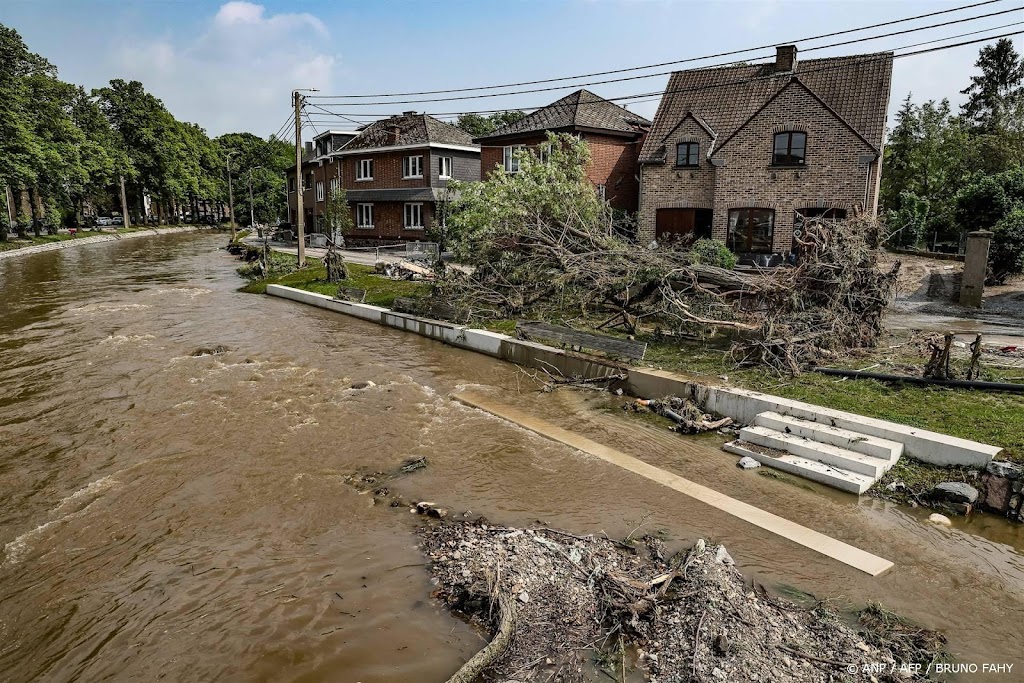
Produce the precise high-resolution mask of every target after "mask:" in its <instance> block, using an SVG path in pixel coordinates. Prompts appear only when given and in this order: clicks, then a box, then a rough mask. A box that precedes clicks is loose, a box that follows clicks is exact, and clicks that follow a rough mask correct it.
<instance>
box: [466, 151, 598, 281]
mask: <svg viewBox="0 0 1024 683" xmlns="http://www.w3.org/2000/svg"><path fill="white" fill-rule="evenodd" d="M546 148H547V149H546V150H545V151H547V153H546V154H545V155H544V156H545V158H544V159H543V160H542V159H541V158H540V156H539V154H538V151H537V150H535V149H523V150H519V151H517V152H516V154H515V158H516V159H517V160H518V162H519V170H518V172H516V173H492V174H491V175H490V176H488V177H487V179H486V180H484V181H482V182H474V183H463V182H455V181H452V182H451V183H450V184H449V188H450V189H451V190H452V195H453V197H454V199H452V201H451V213H450V215H449V217H448V221H447V222H448V233H449V235H448V236H449V240H450V242H449V246H450V247H451V249H452V250H453V251H454V252H455V254H456V258H458V259H459V260H460V262H462V263H468V264H474V265H475V264H485V263H489V262H491V261H493V260H496V259H500V258H502V256H503V255H505V254H506V253H507V252H508V247H509V245H510V244H514V242H515V239H516V233H517V231H518V227H519V226H522V225H524V224H530V223H538V222H540V221H548V222H551V223H561V222H565V220H566V219H567V217H569V216H575V217H578V218H579V219H580V220H581V221H583V222H586V223H594V222H597V221H598V220H599V219H600V217H601V216H603V215H607V216H608V218H609V225H610V216H611V213H610V210H609V208H608V205H607V204H606V203H605V202H604V201H602V200H601V199H600V198H599V197H598V195H597V192H596V191H595V189H594V186H593V185H592V184H591V182H590V180H588V179H587V172H586V169H587V165H588V164H589V163H590V149H589V147H588V146H587V143H586V142H585V141H584V140H582V139H580V138H577V137H575V136H572V135H568V134H565V133H562V134H559V135H556V134H554V133H548V142H547V145H546Z"/></svg>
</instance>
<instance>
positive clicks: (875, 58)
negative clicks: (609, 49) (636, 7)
mask: <svg viewBox="0 0 1024 683" xmlns="http://www.w3.org/2000/svg"><path fill="white" fill-rule="evenodd" d="M1020 23H1021V22H1016V23H1014V24H1009V26H1017V25H1019V24H1020ZM985 30H986V31H990V30H996V29H994V28H993V29H985ZM976 33H979V31H973V32H971V33H967V34H961V35H955V36H947V37H945V38H940V39H936V40H931V41H926V42H923V43H916V44H913V45H904V46H901V47H897V48H893V49H894V50H905V49H909V48H912V47H918V46H920V45H927V44H929V43H935V42H940V41H945V40H952V39H955V38H959V37H963V36H967V35H972V34H976ZM1022 33H1024V31H1014V32H1010V33H1003V34H999V35H992V36H985V37H983V38H977V39H975V40H968V41H963V42H960V43H953V44H950V45H940V46H938V47H933V48H928V49H925V50H917V51H915V52H906V53H903V54H898V55H892V59H902V58H904V57H915V56H918V55H923V54H928V53H931V52H938V51H941V50H949V49H953V48H957V47H964V46H966V45H975V44H977V43H984V42H987V41H990V40H996V39H999V38H1008V37H1011V36H1017V35H1021V34H1022ZM889 58H890V57H889V55H888V54H881V55H871V56H868V57H864V58H862V59H860V60H859V61H856V62H852V63H850V62H847V63H844V64H842V65H827V66H823V67H818V68H816V69H804V70H801V71H800V72H798V75H800V74H808V73H816V72H819V71H830V70H834V69H845V68H848V67H850V66H855V65H858V64H864V63H869V62H872V61H878V60H884V59H889ZM777 77H778V74H771V75H768V76H760V77H750V78H743V79H738V80H732V81H727V82H722V83H715V84H711V85H705V86H699V87H693V88H683V89H677V90H664V91H653V92H645V93H638V94H635V95H622V96H619V97H608V98H604V100H605V101H608V102H622V101H627V100H636V102H629V104H638V103H640V102H642V101H644V100H643V99H641V98H653V99H654V100H657V99H661V97H663V96H665V95H673V94H677V93H683V92H697V91H703V90H711V89H714V88H720V87H728V86H733V85H739V84H743V83H749V82H753V81H756V80H770V79H773V78H777ZM648 101H650V100H648ZM380 104H385V103H380ZM549 104H550V103H549ZM588 104H593V105H600V104H602V102H580V103H579V106H584V105H588ZM334 106H340V105H334ZM545 106H548V105H543V106H540V107H537V106H533V107H521V108H520V109H528V110H536V109H542V108H543V107H545ZM320 109H322V110H323V111H327V110H326V109H323V107H320ZM500 111H507V108H506V109H482V110H473V111H453V112H435V113H430V114H429V115H430V116H434V117H441V116H461V115H463V114H493V113H496V112H500ZM330 114H331V115H332V116H343V114H340V113H337V112H330ZM346 115H348V116H365V117H372V118H384V117H387V116H390V115H391V114H370V113H352V112H346Z"/></svg>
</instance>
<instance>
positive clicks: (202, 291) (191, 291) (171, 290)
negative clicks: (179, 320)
mask: <svg viewBox="0 0 1024 683" xmlns="http://www.w3.org/2000/svg"><path fill="white" fill-rule="evenodd" d="M212 292H213V290H212V289H206V288H205V287H167V288H160V289H157V290H155V291H152V292H150V295H151V296H161V295H167V294H179V295H182V296H187V297H188V298H189V299H195V298H196V297H197V296H204V295H206V294H211V293H212Z"/></svg>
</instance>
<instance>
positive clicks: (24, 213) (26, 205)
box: [15, 187, 32, 240]
mask: <svg viewBox="0 0 1024 683" xmlns="http://www.w3.org/2000/svg"><path fill="white" fill-rule="evenodd" d="M16 211H17V214H18V217H17V223H16V226H15V227H16V228H17V233H18V239H22V240H24V239H28V233H27V232H26V230H25V228H26V227H27V226H28V223H27V221H29V220H30V219H31V216H32V202H31V201H29V196H28V190H27V189H25V188H24V187H20V188H18V201H17V208H16Z"/></svg>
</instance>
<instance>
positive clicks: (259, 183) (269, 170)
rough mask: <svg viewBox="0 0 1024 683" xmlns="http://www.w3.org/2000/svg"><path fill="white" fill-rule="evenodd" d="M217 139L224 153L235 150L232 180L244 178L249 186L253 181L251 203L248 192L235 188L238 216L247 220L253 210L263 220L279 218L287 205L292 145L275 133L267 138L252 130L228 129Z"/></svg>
mask: <svg viewBox="0 0 1024 683" xmlns="http://www.w3.org/2000/svg"><path fill="white" fill-rule="evenodd" d="M216 143H217V145H218V147H219V148H220V150H221V155H226V154H228V153H233V154H234V156H233V157H232V161H231V171H232V178H233V181H232V182H239V181H241V182H244V183H245V187H246V188H248V184H249V182H250V181H251V182H252V191H253V194H252V197H253V201H252V206H251V207H250V204H249V195H248V192H236V200H235V214H236V216H238V217H239V218H241V219H242V220H243V221H245V220H247V219H248V217H249V215H250V210H251V212H252V215H253V217H254V218H255V219H256V221H257V222H260V223H270V222H272V221H274V220H276V219H278V218H280V216H281V215H282V214H283V213H284V211H285V210H286V206H287V205H286V203H285V180H284V170H285V169H286V168H288V167H289V165H291V164H294V163H295V156H294V154H295V152H294V149H293V148H292V147H291V145H289V144H288V143H286V142H284V141H282V140H278V139H277V138H275V137H273V136H271V137H269V138H267V139H266V140H264V139H262V138H259V137H257V136H255V135H252V134H251V133H227V134H225V135H222V136H220V137H219V138H217V139H216ZM222 173H223V172H222ZM236 187H241V185H236ZM225 192H226V190H225Z"/></svg>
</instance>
